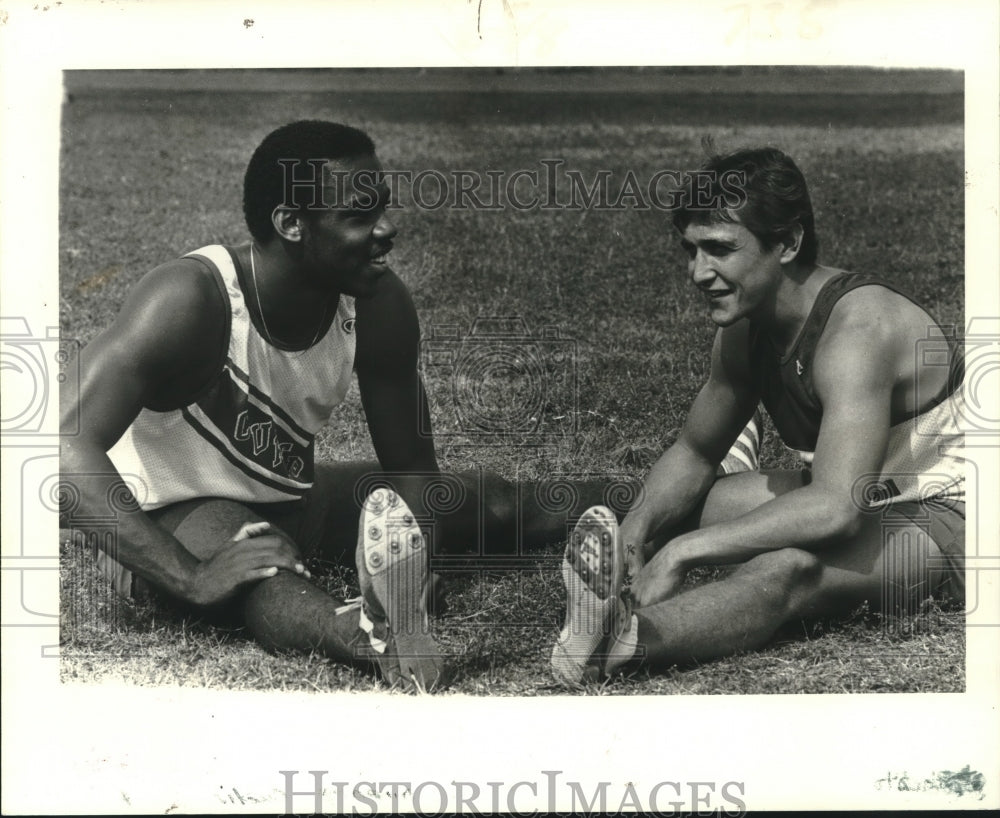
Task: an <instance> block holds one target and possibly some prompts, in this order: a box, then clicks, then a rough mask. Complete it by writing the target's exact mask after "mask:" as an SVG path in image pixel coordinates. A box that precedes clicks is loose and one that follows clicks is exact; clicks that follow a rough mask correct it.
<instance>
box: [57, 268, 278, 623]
mask: <svg viewBox="0 0 1000 818" xmlns="http://www.w3.org/2000/svg"><path fill="white" fill-rule="evenodd" d="M224 308H225V305H224V304H223V303H222V300H221V296H220V294H219V293H218V291H217V290H216V289H215V285H214V282H212V281H211V280H210V279H209V278H207V277H206V276H205V275H203V274H201V273H200V272H198V271H195V270H193V269H191V268H184V267H178V266H171V267H166V268H158V269H157V270H154V271H153V272H152V273H150V274H149V275H147V276H146V277H144V278H143V279H142V281H140V282H139V283H138V284H137V285H136V286H135V288H134V289H133V291H132V292H131V293H130V295H129V297H128V298H127V299H126V302H125V304H124V305H123V307H122V310H121V313H120V314H119V316H118V318H117V319H116V321H115V323H114V324H113V325H112V326H111V327H109V328H108V329H107V330H105V331H104V332H103V333H101V335H99V336H98V337H97V338H95V339H94V340H93V341H92V342H91V343H90V344H88V345H87V347H86V348H85V349H83V350H82V351H81V353H80V381H79V385H78V386H76V385H73V384H67V387H66V388H65V389H63V390H62V392H61V395H60V402H61V407H62V417H63V418H64V419H67V420H69V419H75V418H76V417H79V424H80V427H79V433H78V434H75V435H67V436H65V437H64V438H63V442H62V446H61V452H60V459H61V462H60V468H61V472H62V479H63V480H64V481H68V482H71V483H72V484H74V486H75V487H76V490H77V492H78V493H79V497H80V501H79V507H78V514H79V516H80V517H84V518H85V517H86V516H87V515H88V514H93V515H106V514H107V513H108V509H109V507H108V499H107V498H108V497H109V496H110V495H109V492H110V491H111V490H112V487H113V486H115V485H119V484H120V483H121V482H122V478H121V476H120V475H119V473H118V471H117V470H116V469H115V466H114V464H113V463H112V462H111V459H110V458H109V457H108V454H107V453H108V451H109V450H110V449H111V448H112V447H113V446H114V444H115V443H116V442H117V441H118V439H119V438H120V437H121V436H122V434H123V433H124V432H125V430H126V429H127V428H128V426H129V424H131V423H132V421H133V420H135V418H136V417H137V416H138V414H139V412H140V411H141V410H142V408H143V407H144V406H146V405H148V404H149V403H150V402H155V403H157V404H160V405H162V402H163V400H164V399H165V398H166V397H167V396H169V395H170V394H176V395H190V394H193V393H194V391H195V389H196V388H197V387H198V386H200V385H202V384H203V383H204V382H205V381H206V380H207V377H209V376H210V374H211V373H210V370H209V369H208V368H207V367H210V366H211V365H213V364H214V361H212V356H211V355H209V356H206V355H205V349H206V346H207V345H208V346H211V344H223V343H224V342H225V341H224V339H223V338H222V337H221V336H222V334H223V329H224V327H225V326H226V324H225V321H224V312H223V311H222V310H224ZM207 341H208V342H210V343H209V344H206V342H207ZM116 545H117V553H116V554H115V555H114V556H115V558H116V559H117V560H118V561H119V562H121V563H122V564H123V565H124V566H125V567H126V568H129V569H130V570H132V571H134V572H135V573H137V574H139V575H140V576H142V577H143V578H145V579H147V580H149V581H150V582H152V583H154V584H155V585H157V586H159V587H161V588H163V589H165V590H166V591H168V592H169V593H171V594H173V595H174V596H177V597H179V598H181V599H184V600H187V601H189V602H192V603H194V604H211V603H214V602H218V601H221V600H222V599H225V598H226V597H227V596H229V595H230V594H232V593H233V592H234V591H235V590H236V588H237V587H238V586H239V585H241V584H243V583H245V582H249V581H252V580H255V579H261V578H263V577H266V576H272V575H273V574H274V573H276V571H277V569H278V568H287V569H289V570H297V567H296V564H297V562H298V561H297V559H296V558H295V556H294V554H293V552H292V550H291V548H290V547H289V546H288V545H287V544H286V543H283V542H282V541H281V540H279V539H278V538H277V537H274V536H263V537H255V538H254V539H253V540H252V543H246V542H244V543H242V544H239V545H237V544H233V545H232V546H231V547H227V548H223V549H222V550H221V551H220V552H219V554H218V555H217V556H216V557H213V558H212V559H211V560H208V561H206V562H199V561H198V560H197V559H196V558H195V557H194V556H193V555H192V554H191V553H190V552H188V551H187V550H186V549H185V548H184V547H183V546H182V545H181V544H180V543H179V542H178V541H177V540H176V539H174V538H173V537H172V536H170V535H169V534H167V533H166V532H165V531H164V530H163V529H161V528H160V527H159V526H157V525H155V524H154V523H153V522H152V521H151V520H150V519H149V518H148V517H147V516H146V515H145V514H144V513H142V512H141V511H138V510H137V511H134V512H124V511H119V512H118V514H117V543H116Z"/></svg>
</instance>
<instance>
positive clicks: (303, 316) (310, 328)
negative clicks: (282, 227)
mask: <svg viewBox="0 0 1000 818" xmlns="http://www.w3.org/2000/svg"><path fill="white" fill-rule="evenodd" d="M247 259H248V261H249V265H248V266H249V272H250V278H251V281H250V286H251V288H252V289H253V291H254V293H253V297H254V298H255V299H256V300H255V303H254V306H258V304H259V312H261V313H262V314H263V316H264V323H265V325H266V329H267V331H268V333H269V334H270V335H271V336H272V340H278V341H281V342H284V343H286V344H292V345H298V344H300V343H304V342H308V341H309V339H310V338H312V337H314V335H315V334H316V331H317V330H318V329H319V327H320V325H321V324H322V323H323V322H325V320H326V318H327V317H328V316H329V313H330V312H332V311H333V310H335V309H336V306H337V302H338V300H339V298H340V296H339V294H337V293H331V292H327V291H321V290H320V289H319V288H317V287H314V286H312V285H310V283H309V282H308V281H307V280H306V279H305V277H304V276H303V275H302V273H301V271H300V270H299V269H297V267H296V264H295V260H294V259H292V258H290V257H289V255H288V253H287V252H286V251H285V248H284V247H283V246H282V245H281V242H279V241H270V242H267V243H266V244H263V245H261V244H259V243H256V242H253V243H252V244H251V246H250V247H249V248H248V249H247Z"/></svg>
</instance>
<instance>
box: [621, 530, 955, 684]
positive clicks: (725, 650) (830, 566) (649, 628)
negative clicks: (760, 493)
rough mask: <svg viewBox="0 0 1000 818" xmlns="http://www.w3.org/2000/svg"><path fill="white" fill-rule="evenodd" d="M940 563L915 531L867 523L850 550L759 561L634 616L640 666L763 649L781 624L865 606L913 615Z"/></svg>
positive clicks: (794, 552)
mask: <svg viewBox="0 0 1000 818" xmlns="http://www.w3.org/2000/svg"><path fill="white" fill-rule="evenodd" d="M940 562H941V552H940V550H939V549H938V547H937V544H936V543H935V542H934V541H933V540H932V539H931V538H930V537H929V536H928V534H927V533H926V531H924V530H923V529H922V528H920V527H919V526H916V525H913V524H909V525H907V524H905V523H904V524H900V523H898V522H897V521H894V522H892V523H891V524H889V525H887V523H886V521H885V519H884V518H882V517H881V516H878V515H874V516H871V517H869V518H867V519H866V520H865V523H864V524H863V526H862V530H861V532H860V533H859V534H858V536H856V537H855V538H854V539H853V540H852V541H851V542H848V543H844V544H842V545H840V546H836V545H835V546H831V547H830V548H828V549H826V550H823V551H819V552H809V551H804V550H800V549H797V548H785V549H780V550H777V551H771V552H767V553H765V554H761V555H759V556H757V557H755V558H753V559H751V560H749V561H748V562H746V563H744V564H742V565H740V566H739V567H737V568H736V570H735V571H734V572H733V573H732V574H731V575H730V576H728V577H725V578H724V579H720V580H718V581H716V582H712V583H709V584H706V585H702V586H699V587H696V588H693V589H691V590H689V591H686V592H682V593H680V594H678V595H677V596H674V597H672V598H670V599H666V600H664V601H662V602H659V603H656V604H654V605H649V606H647V607H644V608H640V609H638V610H637V611H636V615H637V617H638V622H639V631H638V639H639V644H640V645H641V646H642V648H643V649H644V653H645V658H646V661H647V662H649V663H650V664H651V665H654V666H657V665H660V666H664V665H674V664H687V663H690V662H702V661H708V660H711V659H717V658H720V657H722V656H728V655H731V654H733V653H741V652H744V651H750V650H756V649H758V648H760V647H763V646H764V645H765V644H767V643H768V642H769V641H770V640H771V639H772V638H773V637H774V635H775V634H776V633H777V631H778V629H779V628H781V627H782V626H783V625H785V624H786V623H789V622H792V621H795V620H798V619H802V618H811V617H829V616H846V615H849V614H850V613H851V612H852V611H854V610H855V609H856V608H857V607H858V606H859V605H861V604H862V603H864V602H868V603H869V605H870V606H871V607H872V608H873V609H874V610H885V611H887V612H893V609H894V608H896V607H899V606H902V607H905V608H906V609H907V610H912V609H914V607H915V603H916V602H919V601H920V600H923V599H926V598H927V597H929V596H931V594H932V593H933V591H934V590H935V586H936V584H937V582H938V579H939V575H938V574H937V572H935V571H932V570H930V569H929V568H928V566H930V565H934V564H935V563H940Z"/></svg>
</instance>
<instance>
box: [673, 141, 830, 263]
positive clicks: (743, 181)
mask: <svg viewBox="0 0 1000 818" xmlns="http://www.w3.org/2000/svg"><path fill="white" fill-rule="evenodd" d="M698 176H699V177H700V178H701V180H702V181H706V180H707V186H708V189H706V190H702V191H700V192H699V195H698V196H695V197H693V196H692V195H690V191H689V195H686V196H683V197H681V205H680V206H679V207H677V208H675V209H674V212H673V222H674V227H676V228H677V229H678V230H679V231H680V232H682V233H683V232H684V230H685V229H686V228H687V226H688V225H689V224H690V223H691V222H700V223H702V222H719V221H723V222H739V223H740V224H742V225H743V226H744V227H746V228H747V230H749V231H750V232H751V233H753V234H754V235H755V236H756V237H757V238H758V239H759V240H760V242H761V244H763V245H764V247H765V248H767V249H771V248H772V247H774V246H775V245H776V244H778V242H780V241H781V240H782V239H783V238H785V237H786V236H787V235H788V234H789V232H790V231H791V229H792V228H793V226H794V225H795V224H800V225H802V245H801V247H800V248H799V254H798V257H797V258H798V261H800V262H801V263H803V264H807V265H811V264H815V263H816V256H817V253H818V251H819V242H818V241H817V239H816V225H815V220H814V218H813V209H812V202H811V201H810V199H809V190H808V189H807V187H806V180H805V177H804V176H803V175H802V171H800V170H799V168H798V166H797V165H796V164H795V162H793V161H792V160H791V158H790V157H789V156H787V155H786V154H785V153H783V152H781V151H780V150H778V149H777V148H771V147H764V148H745V149H742V150H738V151H734V152H733V153H728V154H721V155H715V156H712V157H710V158H709V160H708V161H707V162H706V163H705V164H704V165H702V167H701V168H700V170H699V172H698ZM734 180H738V181H734ZM734 189H737V190H738V192H739V194H740V195H736V196H735V197H734ZM698 198H700V200H701V201H706V200H707V201H710V202H713V203H715V204H714V206H710V207H708V208H699V207H696V206H695V205H694V204H693V202H694V201H696V200H697V199H698ZM734 198H735V199H739V200H741V201H740V203H739V204H738V205H737V206H733V201H734Z"/></svg>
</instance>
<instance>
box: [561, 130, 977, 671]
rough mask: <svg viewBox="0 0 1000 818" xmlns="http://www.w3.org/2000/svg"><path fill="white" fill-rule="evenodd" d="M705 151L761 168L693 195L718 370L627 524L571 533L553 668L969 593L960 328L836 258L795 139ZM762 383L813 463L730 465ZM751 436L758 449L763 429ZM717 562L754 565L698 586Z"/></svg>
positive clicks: (602, 667) (772, 411)
mask: <svg viewBox="0 0 1000 818" xmlns="http://www.w3.org/2000/svg"><path fill="white" fill-rule="evenodd" d="M703 170H705V171H709V172H710V173H712V174H714V178H715V179H716V181H717V183H718V180H720V179H721V178H724V177H726V175H727V174H732V173H738V174H742V178H743V179H744V184H743V189H744V191H745V202H744V203H743V204H742V206H740V207H735V208H728V207H719V208H718V209H709V210H696V209H688V208H681V209H678V210H676V211H675V212H674V225H675V226H676V228H677V230H678V231H679V233H680V235H681V243H682V245H683V247H684V248H685V250H686V251H687V253H688V256H689V258H690V262H689V265H688V272H689V274H690V276H691V280H692V281H693V283H694V285H695V286H696V287H697V288H698V289H699V290H700V291H701V292H702V293H703V294H704V297H705V301H706V305H707V308H708V313H709V317H710V318H711V320H712V321H713V322H714V323H715V324H717V325H718V327H719V329H718V332H717V333H716V337H715V343H714V346H713V348H712V366H711V373H710V375H709V378H708V382H707V383H705V385H704V386H703V387H702V389H701V391H700V393H699V394H698V397H697V398H696V399H695V401H694V403H693V405H692V406H691V410H690V412H689V413H688V417H687V421H686V423H685V424H684V427H683V429H682V431H681V434H680V436H679V438H678V439H677V441H676V443H674V445H672V446H671V447H670V448H669V449H668V450H667V451H666V452H665V453H664V454H663V456H662V457H661V458H660V459H659V461H658V462H657V463H656V464H655V465H654V466H653V468H652V470H651V471H650V473H649V475H648V476H647V478H646V480H645V485H644V492H643V493H642V494H640V498H641V499H640V501H639V502H638V503H637V504H636V506H635V507H634V508H633V509H632V511H631V512H630V513H629V514H628V515H627V517H626V518H625V520H624V521H623V522H622V524H621V526H620V527H619V526H618V525H617V523H616V520H615V517H614V515H612V514H611V513H610V512H608V511H607V509H603V508H595V509H592V510H591V511H590V512H588V513H587V514H586V515H585V516H584V518H583V519H582V520H581V522H580V525H579V527H578V529H577V532H576V533H575V534H574V535H573V536H572V537H571V539H570V542H569V543H568V545H567V548H566V560H565V562H564V564H563V574H564V577H565V582H566V586H567V593H568V607H567V613H566V627H565V628H564V630H563V632H562V634H561V635H560V638H559V640H558V641H557V643H556V645H555V647H554V648H553V652H552V668H553V671H554V673H555V675H556V676H557V677H558V678H560V679H562V680H563V681H565V682H568V683H570V684H577V683H579V682H581V681H583V680H585V679H590V678H601V677H603V676H606V675H607V674H609V673H612V672H614V671H617V670H621V669H623V668H626V667H629V666H630V665H634V664H638V663H640V662H645V663H647V664H648V665H650V666H653V667H657V666H659V667H663V666H671V665H677V664H685V663H691V662H704V661H707V660H711V659H714V658H717V657H722V656H726V655H729V654H733V653H736V652H741V651H747V650H754V649H757V648H760V647H761V646H763V645H765V644H767V643H768V641H769V640H771V638H772V637H773V636H774V635H775V633H776V632H777V631H778V629H779V628H780V627H781V626H782V625H784V624H785V623H787V622H789V621H792V620H796V619H799V618H803V617H832V616H841V615H848V614H850V613H852V612H853V611H854V610H856V609H857V608H858V606H859V605H860V604H861V603H863V602H868V603H869V604H870V605H871V606H872V608H873V609H875V610H883V609H884V608H885V607H891V604H892V601H894V600H895V601H897V602H905V604H906V605H908V606H912V605H913V603H914V601H917V602H919V601H920V600H923V599H926V598H928V597H930V596H932V595H933V596H936V597H939V598H951V599H953V600H955V601H958V602H962V601H964V597H965V582H964V548H965V502H964V500H965V480H964V461H963V460H962V457H961V447H962V445H963V438H962V434H961V432H960V430H959V428H958V423H957V420H958V418H960V417H961V416H962V406H961V402H962V399H963V398H962V391H961V383H962V377H963V359H962V355H961V353H960V350H959V348H958V345H957V344H956V343H955V340H954V338H953V337H952V336H951V335H949V334H948V333H946V331H945V329H944V328H943V327H941V326H940V325H939V324H938V323H937V322H936V321H935V320H934V319H933V318H932V317H931V316H930V314H929V313H928V312H927V311H926V310H925V309H924V308H923V307H921V306H920V305H919V304H917V303H916V302H915V301H914V300H913V299H912V298H910V297H909V296H907V295H906V294H905V293H904V292H902V291H901V290H900V289H899V288H898V287H897V286H896V285H894V284H892V283H890V282H889V281H886V280H884V279H882V278H879V277H876V276H871V275H863V274H858V273H849V272H845V271H844V270H839V269H837V268H834V267H828V266H824V265H820V264H818V263H817V260H816V259H817V241H816V235H815V230H814V225H813V213H812V205H811V203H810V200H809V194H808V192H807V189H806V183H805V180H804V178H803V176H802V174H801V172H800V171H799V169H798V167H796V165H795V163H794V162H793V161H792V160H791V159H790V158H789V157H787V156H786V155H785V154H783V153H781V152H780V151H778V150H776V149H773V148H763V149H757V150H745V151H738V152H736V153H733V154H730V155H727V156H717V157H714V158H713V159H711V160H710V161H709V162H708V163H707V164H706V165H705V166H704V168H703ZM701 178H705V174H702V176H701ZM729 178H731V177H729ZM710 193H712V194H714V196H715V197H716V198H711V197H710V200H712V201H717V202H720V203H724V199H723V197H722V195H723V193H725V191H723V190H721V188H720V189H716V190H714V191H711V192H710ZM691 200H692V199H691V198H690V197H689V198H688V201H691ZM918 344H925V345H927V344H930V345H933V346H935V347H936V349H937V351H938V353H940V354H938V355H936V356H935V355H922V356H918V355H917V354H915V353H916V350H917V349H918ZM942 358H944V359H945V360H948V361H949V362H950V363H949V365H948V366H941V365H935V363H936V361H937V360H940V359H942ZM759 402H760V403H763V405H764V407H765V409H766V410H767V412H768V414H769V415H770V417H771V419H772V421H773V422H774V426H775V428H776V429H777V431H778V434H779V435H780V436H781V439H782V440H783V442H784V443H785V444H786V445H788V446H789V447H791V448H793V449H795V450H798V451H799V452H801V453H802V454H803V459H804V460H805V462H806V464H807V465H806V466H805V467H804V468H802V469H800V470H794V471H790V470H775V471H758V470H756V468H753V469H751V470H745V471H743V472H741V473H736V474H731V475H727V476H722V477H719V476H717V467H718V466H719V463H720V461H722V460H723V458H724V457H725V456H726V454H727V451H730V446H731V444H732V443H733V441H734V440H735V439H736V438H737V435H738V434H739V432H740V430H741V429H743V428H744V426H745V424H746V423H747V421H748V419H750V418H751V416H752V415H754V412H755V410H756V407H757V406H758V403H759ZM747 442H749V443H751V444H752V443H753V440H752V438H751V437H749V436H748V438H747ZM742 454H743V457H741V458H740V459H742V460H744V461H749V462H748V463H747V465H753V466H754V467H755V466H756V454H755V447H754V446H753V445H751V446H750V447H749V448H748V449H746V450H745V451H744V452H743V453H742ZM748 455H752V456H748ZM730 456H731V457H736V456H738V455H737V453H736V451H732V452H731V453H730ZM888 531H892V532H893V533H894V534H895V536H884V534H885V532H888ZM594 547H597V548H599V555H600V556H599V559H597V560H596V562H595V556H594V554H593V553H592V548H594ZM700 565H735V566H736V568H735V570H733V571H732V572H731V573H730V574H729V575H728V576H726V577H725V578H723V579H720V580H718V581H715V582H711V583H708V584H704V585H700V586H697V587H694V588H691V589H690V590H686V591H684V592H681V585H682V583H683V581H684V577H685V575H686V573H687V572H688V571H689V570H690V569H691V568H694V567H695V566H700ZM626 578H627V579H628V581H629V583H630V585H629V587H628V589H627V590H626V589H625V587H624V586H625V582H626ZM908 609H909V610H912V607H908Z"/></svg>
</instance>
